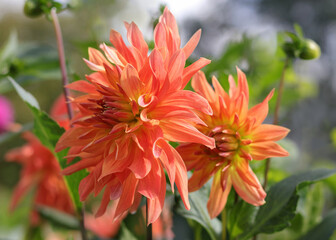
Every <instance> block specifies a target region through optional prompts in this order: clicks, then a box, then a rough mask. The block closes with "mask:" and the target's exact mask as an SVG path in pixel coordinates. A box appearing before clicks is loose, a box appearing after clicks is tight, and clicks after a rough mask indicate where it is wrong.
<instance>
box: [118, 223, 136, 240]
mask: <svg viewBox="0 0 336 240" xmlns="http://www.w3.org/2000/svg"><path fill="white" fill-rule="evenodd" d="M118 239H120V240H138V238H137V237H136V236H134V235H133V233H132V232H131V231H130V230H129V229H128V228H127V226H126V225H125V224H124V223H121V230H120V236H119V238H118Z"/></svg>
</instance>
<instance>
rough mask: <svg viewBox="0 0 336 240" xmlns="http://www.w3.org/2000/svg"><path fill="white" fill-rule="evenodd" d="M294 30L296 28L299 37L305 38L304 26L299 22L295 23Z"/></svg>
mask: <svg viewBox="0 0 336 240" xmlns="http://www.w3.org/2000/svg"><path fill="white" fill-rule="evenodd" d="M294 30H295V32H296V34H297V35H298V36H299V38H304V35H303V31H302V28H301V26H300V25H299V24H297V23H294Z"/></svg>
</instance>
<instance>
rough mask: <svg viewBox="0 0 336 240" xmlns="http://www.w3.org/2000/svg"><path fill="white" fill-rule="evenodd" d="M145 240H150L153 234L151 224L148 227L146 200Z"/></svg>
mask: <svg viewBox="0 0 336 240" xmlns="http://www.w3.org/2000/svg"><path fill="white" fill-rule="evenodd" d="M146 239H147V240H152V239H153V233H152V224H149V225H148V199H147V198H146Z"/></svg>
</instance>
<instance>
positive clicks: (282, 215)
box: [239, 169, 336, 240]
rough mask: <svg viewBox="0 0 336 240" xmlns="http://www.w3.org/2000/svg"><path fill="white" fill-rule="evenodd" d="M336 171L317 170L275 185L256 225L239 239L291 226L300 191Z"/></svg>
mask: <svg viewBox="0 0 336 240" xmlns="http://www.w3.org/2000/svg"><path fill="white" fill-rule="evenodd" d="M335 172H336V169H317V170H311V171H308V172H304V173H301V174H297V175H293V176H291V177H288V178H286V179H284V180H283V181H281V182H279V183H277V184H275V185H273V186H272V187H271V189H270V190H269V192H268V194H267V197H266V199H265V200H266V204H265V205H263V206H261V207H260V208H259V210H258V213H257V216H256V218H255V222H254V224H253V225H252V226H251V227H249V228H246V229H245V231H244V232H243V233H242V234H241V235H240V236H239V239H242V240H243V239H248V238H249V237H252V236H254V235H255V234H257V233H262V232H263V233H272V232H276V231H280V230H282V229H284V228H285V227H287V226H289V224H290V220H291V219H292V218H293V217H294V216H295V213H294V212H295V209H296V205H297V201H298V198H299V197H298V194H297V192H298V190H299V189H301V188H302V187H304V186H307V185H309V184H311V183H313V182H316V181H319V180H322V179H325V178H327V177H329V176H331V175H333V174H335Z"/></svg>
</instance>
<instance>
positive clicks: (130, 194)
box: [114, 173, 139, 219]
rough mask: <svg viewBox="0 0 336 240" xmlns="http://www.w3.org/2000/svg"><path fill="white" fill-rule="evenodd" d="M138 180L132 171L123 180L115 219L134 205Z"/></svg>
mask: <svg viewBox="0 0 336 240" xmlns="http://www.w3.org/2000/svg"><path fill="white" fill-rule="evenodd" d="M138 181H139V180H138V179H136V178H135V176H134V175H133V174H132V173H130V174H129V175H128V177H127V178H126V179H125V181H124V182H123V190H122V194H121V196H120V199H119V202H118V205H117V208H116V212H115V217H114V219H117V218H119V217H120V216H121V215H122V214H123V213H124V212H125V211H127V210H128V209H129V208H130V207H131V206H132V204H133V201H134V194H135V190H136V187H137V185H138Z"/></svg>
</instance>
